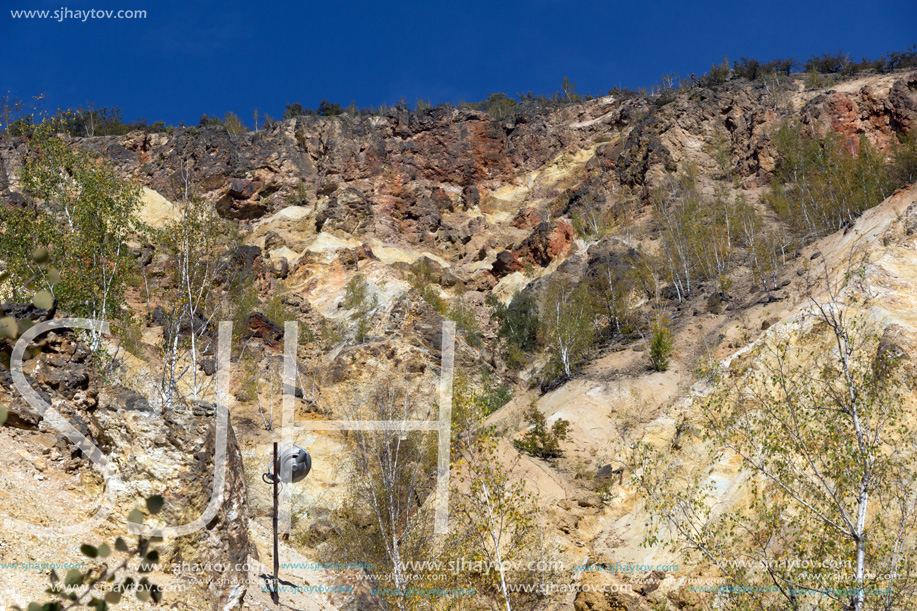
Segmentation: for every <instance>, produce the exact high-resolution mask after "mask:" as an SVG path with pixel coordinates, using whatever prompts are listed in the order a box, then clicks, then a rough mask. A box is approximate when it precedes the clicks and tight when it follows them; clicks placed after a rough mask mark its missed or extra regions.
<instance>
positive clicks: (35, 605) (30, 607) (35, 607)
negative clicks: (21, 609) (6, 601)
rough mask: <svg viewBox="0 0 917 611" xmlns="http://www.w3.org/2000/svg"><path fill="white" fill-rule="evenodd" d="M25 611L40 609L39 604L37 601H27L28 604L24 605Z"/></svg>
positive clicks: (39, 610)
mask: <svg viewBox="0 0 917 611" xmlns="http://www.w3.org/2000/svg"><path fill="white" fill-rule="evenodd" d="M26 611H41V605H40V604H38V603H29V606H28V607H26Z"/></svg>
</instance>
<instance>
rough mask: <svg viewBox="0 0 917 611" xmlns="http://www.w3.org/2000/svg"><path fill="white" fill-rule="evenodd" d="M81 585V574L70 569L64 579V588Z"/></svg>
mask: <svg viewBox="0 0 917 611" xmlns="http://www.w3.org/2000/svg"><path fill="white" fill-rule="evenodd" d="M82 584H83V574H82V573H81V572H79V571H78V570H76V569H70V570H69V571H67V576H66V577H64V585H65V586H78V585H82Z"/></svg>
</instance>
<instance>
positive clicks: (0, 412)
mask: <svg viewBox="0 0 917 611" xmlns="http://www.w3.org/2000/svg"><path fill="white" fill-rule="evenodd" d="M8 415H9V410H8V409H7V407H6V406H5V405H0V426H3V424H4V423H5V422H6V417H7V416H8Z"/></svg>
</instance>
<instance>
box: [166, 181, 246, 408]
mask: <svg viewBox="0 0 917 611" xmlns="http://www.w3.org/2000/svg"><path fill="white" fill-rule="evenodd" d="M180 180H181V201H180V202H179V203H178V205H177V207H178V209H179V213H180V218H178V219H176V220H175V221H173V222H171V223H169V224H168V225H166V226H165V227H164V228H163V229H162V230H160V231H158V232H157V233H156V237H157V238H158V241H159V243H160V244H161V245H162V246H163V249H164V251H165V253H166V254H167V257H168V264H167V271H168V284H167V285H166V286H165V287H162V290H161V291H160V298H159V301H160V306H159V309H158V313H159V316H160V320H159V321H158V322H159V323H160V324H161V325H162V340H161V345H160V352H161V356H162V374H161V378H160V384H159V390H160V396H161V400H162V407H163V408H165V409H169V408H172V407H174V406H175V405H176V403H177V402H179V401H180V400H181V399H183V398H184V397H186V396H190V397H191V398H193V399H196V400H198V399H200V398H201V396H202V394H203V392H204V389H205V386H207V382H206V379H205V377H204V375H203V372H202V370H201V366H200V365H201V360H202V357H203V356H204V354H206V353H208V352H210V350H211V344H212V343H213V341H214V339H215V336H214V333H213V331H214V328H213V324H212V323H213V322H214V319H215V316H216V315H217V314H218V313H219V312H221V311H222V308H223V306H224V304H223V301H224V300H225V295H224V294H223V292H222V291H221V289H220V283H219V282H218V280H219V279H220V277H221V275H223V274H224V273H225V272H226V271H227V268H228V267H229V264H228V263H227V261H226V258H225V257H221V255H222V254H223V253H224V251H225V249H226V246H227V240H226V235H227V233H228V232H227V230H226V227H225V222H224V221H223V220H222V219H221V218H220V217H219V216H218V215H217V213H216V210H215V209H214V208H213V206H211V205H209V204H207V203H205V202H204V201H202V200H201V199H200V198H198V197H197V196H195V195H194V193H193V192H192V186H191V180H190V177H189V174H188V172H187V170H186V169H185V168H184V167H182V169H181V174H180Z"/></svg>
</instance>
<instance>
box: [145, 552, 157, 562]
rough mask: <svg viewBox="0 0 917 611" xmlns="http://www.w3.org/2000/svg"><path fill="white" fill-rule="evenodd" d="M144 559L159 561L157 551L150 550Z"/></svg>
mask: <svg viewBox="0 0 917 611" xmlns="http://www.w3.org/2000/svg"><path fill="white" fill-rule="evenodd" d="M146 559H147V561H149V562H152V563H154V564H155V563H157V562H159V552H157V551H156V550H153V551H151V552H150V553H149V554H147V555H146Z"/></svg>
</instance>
